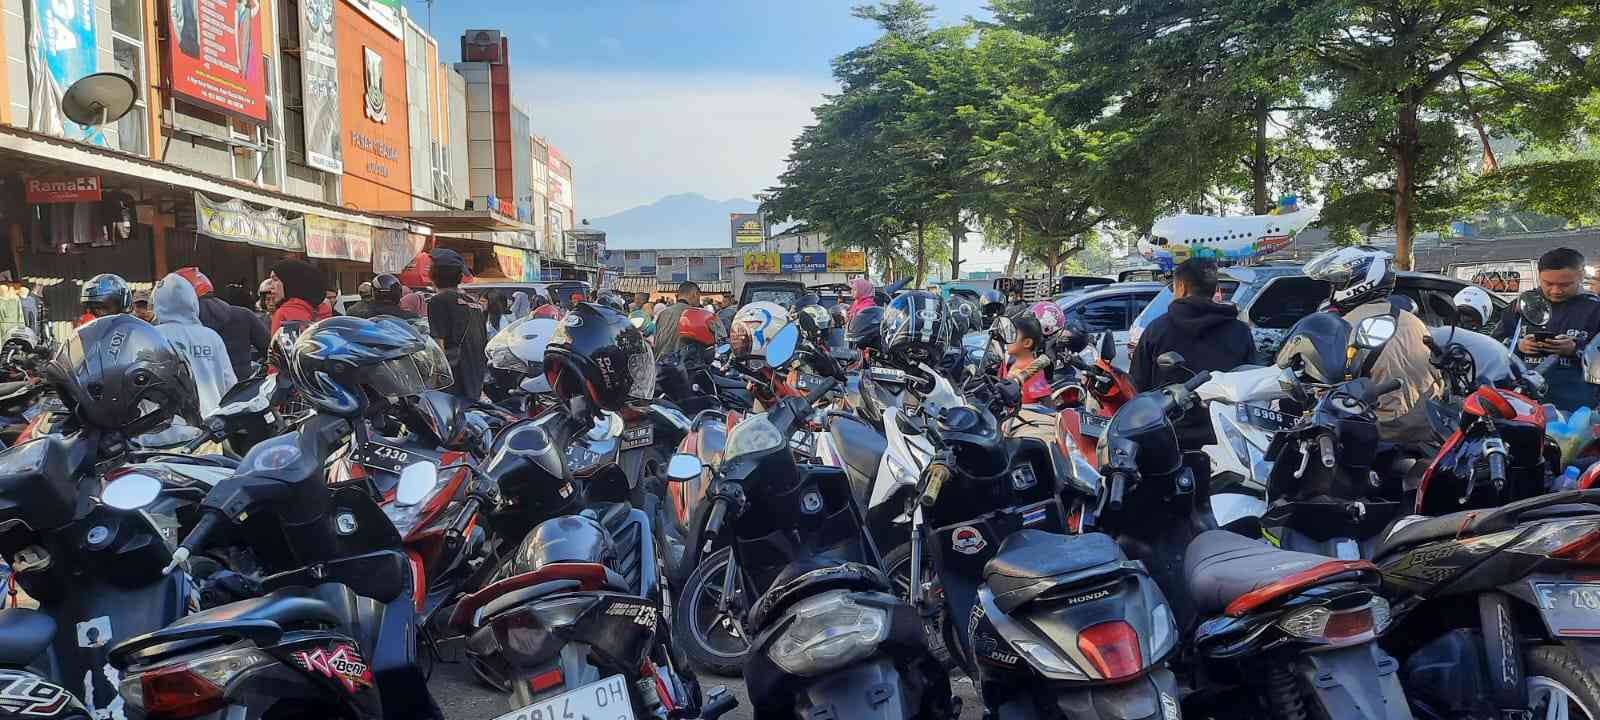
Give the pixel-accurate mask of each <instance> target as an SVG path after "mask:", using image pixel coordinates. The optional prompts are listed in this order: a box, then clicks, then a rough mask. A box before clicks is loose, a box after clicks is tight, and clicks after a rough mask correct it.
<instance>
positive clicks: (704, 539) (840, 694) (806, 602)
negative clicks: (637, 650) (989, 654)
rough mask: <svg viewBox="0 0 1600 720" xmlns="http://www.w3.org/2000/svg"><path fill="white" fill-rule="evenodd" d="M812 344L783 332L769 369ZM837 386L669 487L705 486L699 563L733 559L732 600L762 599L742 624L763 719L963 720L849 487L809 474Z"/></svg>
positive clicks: (692, 461)
mask: <svg viewBox="0 0 1600 720" xmlns="http://www.w3.org/2000/svg"><path fill="white" fill-rule="evenodd" d="M798 336H799V333H798V328H796V327H795V326H794V325H789V326H786V327H785V328H783V329H782V330H780V331H779V332H778V334H777V336H776V337H775V338H773V339H772V340H771V341H770V342H769V346H768V349H767V361H768V364H769V366H771V367H774V368H780V369H781V368H785V367H786V366H787V365H788V363H789V362H790V361H791V360H792V359H793V356H794V351H795V347H796V345H797V343H798V340H799V337H798ZM829 373H830V375H831V377H830V378H829V379H828V380H826V381H824V382H823V383H821V384H820V385H819V386H818V387H817V388H816V389H814V390H812V392H811V394H810V396H808V397H805V398H787V399H784V400H781V401H779V402H778V403H776V404H775V405H774V406H773V407H772V409H771V410H769V411H768V412H766V413H762V414H758V415H751V416H748V417H746V418H745V419H744V420H742V421H740V422H739V424H737V425H735V426H734V427H733V428H732V429H731V430H729V431H728V434H727V438H726V440H727V442H726V448H725V452H723V453H722V455H721V457H720V458H719V461H718V462H716V463H715V464H712V465H706V464H704V463H702V462H701V460H700V458H699V457H697V456H695V455H690V454H679V455H676V456H674V457H673V459H672V462H671V464H670V466H669V468H668V475H669V478H670V479H671V480H672V481H673V482H688V483H701V485H702V487H704V492H705V496H706V499H707V501H706V502H704V503H701V504H699V505H698V506H697V507H696V509H695V511H694V523H693V526H694V532H693V535H692V537H693V542H691V543H690V545H689V548H690V553H691V555H690V557H689V562H691V563H692V564H699V563H700V561H701V560H702V559H703V558H706V557H710V556H711V555H712V554H714V553H716V552H717V551H719V550H721V549H722V548H729V549H730V550H731V552H730V554H729V555H728V560H727V561H726V566H725V570H724V571H723V572H722V577H723V586H722V589H723V595H724V597H730V598H731V597H733V596H734V595H738V596H740V597H744V598H754V601H753V602H751V603H749V604H748V606H747V607H748V610H746V611H744V612H742V613H741V617H740V618H738V621H739V622H740V625H741V635H742V636H743V637H747V638H749V639H750V652H749V655H748V656H747V659H746V661H745V663H744V679H745V683H746V685H747V687H748V689H749V693H750V697H751V700H752V701H753V702H754V704H755V706H756V708H755V710H756V717H758V718H763V717H799V718H822V717H837V718H860V717H904V718H911V717H917V718H948V717H954V716H955V715H956V714H957V708H956V707H954V706H953V703H952V698H951V695H950V686H949V676H948V674H947V673H946V672H945V670H944V668H943V666H942V665H941V664H940V663H939V662H938V660H937V659H935V658H934V657H933V656H932V655H931V654H930V653H929V652H928V651H927V649H926V648H925V647H924V643H923V634H922V629H921V621H920V619H919V618H918V617H917V614H916V611H915V610H914V609H913V608H912V607H911V606H910V605H909V604H907V603H906V602H905V601H904V600H901V599H899V598H897V597H895V595H894V594H893V588H892V585H891V583H890V581H889V578H888V577H887V576H886V575H885V574H884V573H883V571H882V569H881V568H882V559H881V557H880V556H879V554H878V550H877V547H876V546H875V545H874V544H873V541H872V537H871V535H870V534H869V533H868V532H867V530H866V524H865V518H864V517H863V515H862V512H861V509H860V507H859V506H858V504H857V503H856V499H855V494H854V493H853V492H852V490H851V487H850V483H849V481H848V479H847V478H846V476H845V474H844V473H843V472H842V471H840V470H839V469H837V468H829V467H819V466H802V465H799V464H797V463H796V462H795V456H794V452H793V450H792V449H791V448H790V446H789V443H788V438H789V437H790V436H791V435H792V434H793V432H794V430H795V429H796V428H798V427H800V426H801V425H802V423H804V422H805V421H806V420H807V419H808V418H810V417H811V416H812V414H813V413H814V412H815V410H814V408H813V403H814V402H815V401H816V400H817V399H818V398H820V397H822V396H823V395H824V394H825V393H827V392H828V391H829V390H831V389H832V388H833V386H834V385H835V384H836V383H837V370H836V369H830V371H829ZM704 420H705V418H704V417H702V421H704ZM696 572H697V573H698V572H700V571H699V570H697V571H696ZM680 612H681V611H680ZM692 622H693V618H692V617H689V618H687V619H686V620H685V621H684V622H683V623H680V627H681V626H684V624H685V623H692ZM685 629H686V630H692V627H686V628H685Z"/></svg>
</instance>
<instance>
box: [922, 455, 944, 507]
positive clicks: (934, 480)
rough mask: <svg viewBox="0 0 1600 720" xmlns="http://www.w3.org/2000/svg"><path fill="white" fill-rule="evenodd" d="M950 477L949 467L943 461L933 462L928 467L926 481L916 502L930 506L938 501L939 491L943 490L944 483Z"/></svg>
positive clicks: (923, 505)
mask: <svg viewBox="0 0 1600 720" xmlns="http://www.w3.org/2000/svg"><path fill="white" fill-rule="evenodd" d="M949 479H950V468H948V467H945V466H944V464H943V463H934V464H933V465H931V466H929V467H928V482H927V484H926V485H924V486H923V488H922V497H921V498H920V499H919V500H918V502H920V503H922V507H924V508H932V507H933V506H934V505H935V504H937V503H938V502H939V493H940V492H941V491H942V490H944V483H945V481H946V480H949Z"/></svg>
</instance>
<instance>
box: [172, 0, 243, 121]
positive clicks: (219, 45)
mask: <svg viewBox="0 0 1600 720" xmlns="http://www.w3.org/2000/svg"><path fill="white" fill-rule="evenodd" d="M169 7H170V12H171V20H172V29H171V32H170V33H169V34H168V37H167V70H168V77H169V78H170V80H171V82H172V92H174V93H176V94H177V95H179V96H181V97H183V98H184V99H186V100H189V101H191V102H195V103H198V104H200V105H204V106H206V107H209V108H212V109H214V110H219V111H221V112H224V113H227V114H229V115H232V116H235V117H238V118H240V119H244V120H250V121H253V122H257V123H265V122H267V72H266V60H265V56H264V55H263V54H262V53H263V50H262V48H261V13H262V11H263V8H262V2H261V0H172V2H171V4H170V5H169Z"/></svg>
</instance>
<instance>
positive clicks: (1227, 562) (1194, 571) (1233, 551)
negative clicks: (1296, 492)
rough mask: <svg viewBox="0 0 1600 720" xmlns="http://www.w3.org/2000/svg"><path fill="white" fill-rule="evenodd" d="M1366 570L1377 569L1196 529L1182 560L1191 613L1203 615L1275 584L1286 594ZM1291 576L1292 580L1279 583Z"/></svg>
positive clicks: (1218, 532) (1223, 608) (1364, 563)
mask: <svg viewBox="0 0 1600 720" xmlns="http://www.w3.org/2000/svg"><path fill="white" fill-rule="evenodd" d="M1369 569H1370V570H1371V571H1372V572H1374V573H1376V571H1377V568H1375V567H1373V566H1372V564H1371V563H1367V562H1365V561H1344V560H1336V559H1333V558H1330V557H1327V556H1324V555H1314V554H1311V553H1302V552H1294V551H1291V550H1280V549H1278V548H1275V547H1273V546H1271V545H1268V544H1267V543H1265V542H1263V541H1261V540H1252V539H1250V538H1247V537H1245V536H1243V535H1239V534H1236V533H1232V532H1228V531H1226V530H1208V531H1206V532H1203V533H1201V534H1200V535H1199V537H1196V538H1195V539H1194V541H1193V542H1191V543H1189V548H1188V550H1187V551H1186V552H1185V553H1184V558H1183V575H1184V580H1185V584H1186V585H1187V586H1188V588H1189V597H1190V599H1191V600H1192V601H1193V602H1194V607H1195V611H1196V612H1198V613H1201V614H1203V615H1215V614H1218V613H1221V612H1224V611H1225V609H1227V608H1228V606H1229V605H1230V604H1232V603H1233V602H1234V601H1235V600H1238V599H1239V598H1241V597H1243V596H1245V595H1248V594H1250V593H1252V592H1255V591H1257V590H1261V589H1263V588H1266V587H1267V586H1269V585H1274V584H1278V585H1279V589H1280V592H1279V594H1285V593H1289V592H1292V591H1294V590H1298V589H1300V588H1304V587H1309V586H1311V585H1315V584H1318V583H1320V582H1321V581H1322V580H1325V579H1328V578H1332V577H1335V576H1338V575H1342V574H1345V573H1348V572H1352V571H1365V570H1369ZM1290 576H1296V577H1295V578H1290ZM1291 579H1292V580H1293V582H1280V581H1285V580H1291ZM1230 614H1232V613H1230Z"/></svg>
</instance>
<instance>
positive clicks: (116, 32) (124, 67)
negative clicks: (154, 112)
mask: <svg viewBox="0 0 1600 720" xmlns="http://www.w3.org/2000/svg"><path fill="white" fill-rule="evenodd" d="M111 57H112V59H113V60H114V61H115V62H116V64H117V70H118V71H119V72H121V73H123V74H124V75H127V76H128V77H129V78H132V79H133V84H134V87H137V88H138V89H139V91H138V92H137V93H135V96H136V98H135V101H134V104H133V109H132V110H129V111H128V114H126V115H123V116H122V119H121V120H118V121H117V146H118V147H119V148H120V149H122V150H123V151H125V152H130V153H133V154H135V155H146V154H148V152H149V149H148V148H149V139H150V135H149V132H148V131H147V130H146V127H147V125H146V123H147V122H148V121H149V117H150V116H149V114H148V112H147V111H146V110H145V101H144V95H145V92H147V91H148V88H149V83H147V82H145V77H144V3H143V2H142V0H111Z"/></svg>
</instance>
